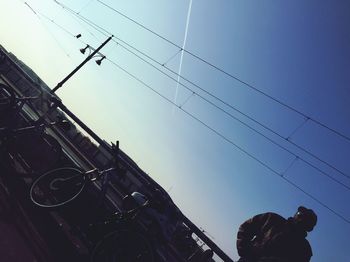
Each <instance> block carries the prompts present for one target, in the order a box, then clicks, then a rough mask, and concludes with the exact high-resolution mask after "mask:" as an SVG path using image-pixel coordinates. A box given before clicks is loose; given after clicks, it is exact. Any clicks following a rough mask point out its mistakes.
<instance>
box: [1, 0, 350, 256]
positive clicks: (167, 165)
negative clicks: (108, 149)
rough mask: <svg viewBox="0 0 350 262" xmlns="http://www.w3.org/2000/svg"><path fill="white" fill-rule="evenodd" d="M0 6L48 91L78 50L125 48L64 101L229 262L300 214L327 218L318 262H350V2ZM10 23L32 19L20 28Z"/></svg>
mask: <svg viewBox="0 0 350 262" xmlns="http://www.w3.org/2000/svg"><path fill="white" fill-rule="evenodd" d="M0 3H1V5H2V6H6V8H7V9H8V12H6V16H4V17H2V19H3V21H1V23H0V27H1V28H0V32H1V33H0V39H1V44H2V45H3V46H4V47H5V48H7V49H8V50H9V51H11V52H13V53H14V54H15V55H16V56H18V57H19V58H20V59H22V60H23V61H24V62H25V63H27V64H28V65H29V66H31V67H32V68H33V70H34V71H35V72H37V73H38V74H39V75H40V77H41V78H42V79H44V80H45V82H47V83H48V84H49V85H50V86H51V87H52V86H55V85H56V84H57V82H58V81H59V80H60V79H62V78H63V77H64V76H65V75H66V74H67V73H68V71H69V68H71V69H72V68H74V67H75V66H76V65H77V64H79V63H80V62H81V61H82V60H83V59H84V57H82V56H81V54H80V53H79V51H78V50H79V48H82V47H83V46H81V43H84V44H89V45H91V46H98V45H100V43H101V42H103V41H104V40H105V38H106V36H110V35H111V34H113V35H115V36H116V37H115V38H114V39H113V41H114V42H113V43H110V44H109V45H107V46H106V47H105V48H104V49H103V50H102V53H103V54H106V55H107V58H108V61H106V62H103V63H102V64H101V66H100V67H96V65H95V63H91V64H90V63H89V64H87V65H86V66H85V67H84V68H83V69H82V70H81V72H79V73H78V74H77V75H76V76H74V78H72V79H71V80H70V81H69V82H68V83H67V85H65V86H64V87H63V88H62V89H61V90H60V92H59V95H60V96H61V98H62V100H63V102H64V103H65V104H67V105H68V106H69V108H70V109H71V110H72V111H73V112H75V113H76V114H77V115H78V116H79V117H80V118H82V120H83V121H84V122H86V123H87V124H88V125H89V126H90V127H91V128H92V129H93V130H94V131H96V132H97V133H98V134H99V135H100V136H101V137H102V138H104V139H106V140H107V141H115V140H116V139H118V140H120V141H121V146H122V147H123V150H124V151H125V152H127V153H128V154H129V155H130V156H131V157H132V158H133V159H134V160H135V161H136V162H137V163H138V164H139V165H140V167H141V168H142V169H144V170H145V171H146V172H147V173H149V175H150V176H152V177H153V178H154V179H155V180H156V181H158V182H159V183H160V184H161V185H162V186H163V187H164V188H172V190H171V196H172V198H173V200H174V201H175V203H177V205H178V206H179V207H180V208H181V209H182V211H183V212H184V213H185V214H186V215H188V216H189V217H190V218H191V219H192V220H193V221H194V222H195V223H196V224H197V225H198V226H202V227H203V228H205V230H207V231H209V232H211V234H213V236H214V238H215V242H217V244H218V245H219V246H220V247H222V248H223V249H224V250H225V252H227V253H228V254H230V256H232V258H237V253H236V250H235V248H234V243H235V234H236V232H237V229H238V226H239V224H240V223H241V222H243V221H244V220H245V219H247V218H248V217H250V216H252V215H254V214H256V213H260V212H266V211H274V212H277V213H279V214H281V215H283V216H285V217H288V216H291V215H293V212H294V211H295V210H296V208H297V206H298V205H301V204H302V205H305V206H308V207H311V208H313V209H314V210H315V211H316V212H317V214H318V215H319V224H318V226H317V228H316V229H315V231H314V232H312V233H311V234H310V235H309V239H310V242H311V244H312V246H313V251H314V261H346V259H347V258H348V256H349V253H348V250H347V248H346V245H345V243H346V236H347V235H348V234H349V233H350V227H349V225H348V222H349V218H350V210H349V208H348V207H347V205H346V203H347V202H348V201H349V200H350V196H349V187H350V184H349V174H350V166H349V164H348V161H346V160H345V159H346V158H345V156H347V155H348V154H349V153H350V149H349V147H350V146H349V137H348V134H350V126H349V123H348V121H347V120H348V119H349V115H350V112H349V107H348V106H347V105H348V104H349V102H350V101H349V99H350V98H349V97H350V96H349V82H350V79H349V76H348V72H347V71H348V70H347V68H349V61H350V59H349V58H350V51H349V46H350V45H349V42H350V40H349V39H350V36H349V30H348V28H347V25H348V24H349V22H350V21H348V20H349V18H348V16H347V15H346V14H347V13H348V11H349V6H348V5H347V4H344V3H342V4H340V3H336V4H335V3H333V4H330V3H327V2H325V1H321V2H320V1H310V2H308V3H305V2H303V1H296V2H293V3H274V2H269V1H267V2H264V3H260V2H256V1H245V2H244V3H243V2H236V1H235V2H234V1H223V2H222V3H220V4H217V3H216V4H214V3H213V2H211V1H206V0H205V1H193V2H190V1H188V0H186V1H185V0H181V1H176V3H175V2H174V3H170V2H169V3H165V2H163V1H155V0H154V1H151V2H147V3H145V2H142V1H135V2H132V3H128V2H123V1H120V2H119V1H117V2H116V1H108V0H104V1H99V0H96V1H94V0H89V1H88V0H79V1H74V2H71V1H47V2H45V3H43V2H40V1H35V0H32V1H26V3H27V4H24V3H23V2H22V3H21V2H20V1H18V2H17V1H13V2H11V1H7V0H6V1H5V0H0ZM189 6H191V17H190V18H191V21H190V23H189V24H187V22H188V14H189ZM28 7H29V8H28ZM35 13H36V15H35ZM11 14H12V16H13V14H16V15H21V17H22V18H23V19H21V21H19V22H18V24H17V23H16V27H15V28H13V26H11V30H10V27H8V26H6V25H7V23H6V21H9V20H10V17H9V16H10V15H11ZM37 18H39V19H37ZM40 18H41V19H40ZM186 24H187V25H186ZM29 28H30V30H29ZM184 28H185V29H186V31H187V38H186V47H181V46H180V45H178V44H176V43H183V41H184ZM15 31H16V32H20V34H14V33H13V32H15ZM29 32H30V33H31V35H28V33H29ZM79 33H81V34H82V37H81V38H79V39H78V40H79V41H77V39H76V38H74V37H73V36H75V35H77V34H79ZM33 36H35V37H33ZM34 40H35V41H34ZM28 49H30V50H31V52H28V51H27V50H28ZM182 49H183V50H182ZM64 50H67V51H68V52H69V55H70V56H69V57H67V55H65V52H64ZM189 50H191V51H189ZM180 52H181V53H183V57H182V62H181V61H180V60H181V59H180V56H179V54H180ZM180 64H181V65H182V66H181V68H182V69H181V72H179V71H178V68H179V66H180ZM117 68H118V69H117ZM118 72H119V73H118ZM237 76H239V77H237ZM242 79H246V80H247V81H246V80H242ZM179 80H180V81H179ZM145 87H146V88H145ZM247 87H248V88H247ZM150 90H151V91H152V92H149V91H150ZM176 90H177V91H178V99H177V102H175V103H174V102H173V99H174V93H175V92H176ZM154 94H157V95H156V96H155V95H154ZM82 96H83V98H84V99H80V98H81V97H82ZM160 98H161V99H160ZM77 99H78V100H79V101H80V103H79V104H78V103H77ZM174 107H175V109H176V110H177V111H179V112H183V113H184V114H183V113H175V114H173V113H172V111H173V110H174ZM101 115H103V116H104V117H103V118H101V117H100V116H101ZM193 120H195V121H193ZM203 126H204V127H206V128H203ZM208 130H210V132H208ZM232 146H234V147H232ZM234 148H236V149H234ZM252 160H253V161H252ZM271 174H275V176H270V175H271ZM276 175H278V179H277V178H276ZM334 214H335V215H334ZM344 222H345V223H344ZM330 224H332V231H330V229H329V227H327V226H329V225H330ZM335 243H338V244H337V245H336V244H335ZM339 243H344V245H343V244H340V245H339ZM325 247H327V248H325Z"/></svg>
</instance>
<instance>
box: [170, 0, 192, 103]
mask: <svg viewBox="0 0 350 262" xmlns="http://www.w3.org/2000/svg"><path fill="white" fill-rule="evenodd" d="M191 8H192V0H190V3H189V7H188V12H187V20H186V27H185V37H184V42H183V44H182V50H181V56H180V65H179V72H178V76H177V82H176V89H175V98H174V103H175V104H176V101H177V94H178V89H179V82H180V75H181V70H182V61H183V56H184V49H185V46H186V40H187V32H188V25H189V23H190V17H191Z"/></svg>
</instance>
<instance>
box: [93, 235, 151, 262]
mask: <svg viewBox="0 0 350 262" xmlns="http://www.w3.org/2000/svg"><path fill="white" fill-rule="evenodd" d="M134 261H137V262H152V261H154V251H153V247H152V245H151V243H150V242H149V241H148V240H147V239H146V238H145V237H144V236H143V235H142V234H140V233H138V232H133V231H127V230H118V231H114V232H112V233H109V234H107V235H106V236H105V237H104V238H103V239H102V240H101V241H100V242H98V243H97V245H96V246H95V248H94V249H93V251H92V255H91V262H134Z"/></svg>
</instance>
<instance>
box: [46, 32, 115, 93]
mask: <svg viewBox="0 0 350 262" xmlns="http://www.w3.org/2000/svg"><path fill="white" fill-rule="evenodd" d="M112 37H113V36H110V37H108V39H107V40H106V41H104V42H103V43H102V44H101V45H100V46H99V47H98V48H97V49H96V50H94V51H93V52H92V53H91V54H90V55H89V56H88V57H87V58H86V59H85V60H84V61H83V62H82V63H81V64H80V65H78V66H77V67H76V68H75V69H74V70H73V71H72V72H71V73H70V74H69V75H67V76H66V77H65V78H64V79H63V80H62V81H61V82H59V83H58V84H57V85H56V86H55V87H54V89H52V90H51V93H55V92H56V91H57V89H59V88H60V87H62V86H63V84H64V83H65V82H67V80H68V79H69V78H71V77H72V76H73V75H74V74H75V73H76V72H77V71H78V70H79V69H80V68H82V67H83V65H85V64H86V63H87V62H88V61H89V60H90V59H91V58H93V57H94V55H96V54H97V53H98V52H99V51H100V50H101V48H102V47H104V46H105V45H106V44H107V43H108V42H109V41H110V40H111V39H112Z"/></svg>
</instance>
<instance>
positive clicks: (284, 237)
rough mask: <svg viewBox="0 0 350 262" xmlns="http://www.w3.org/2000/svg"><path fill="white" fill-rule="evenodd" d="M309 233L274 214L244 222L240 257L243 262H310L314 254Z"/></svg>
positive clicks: (239, 236) (238, 246)
mask: <svg viewBox="0 0 350 262" xmlns="http://www.w3.org/2000/svg"><path fill="white" fill-rule="evenodd" d="M306 236H307V232H306V231H304V230H301V229H300V228H299V227H297V226H296V225H295V223H294V222H293V218H288V219H285V218H283V217H281V216H280V215H278V214H275V213H264V214H260V215H256V216H254V217H253V218H251V219H249V220H247V221H246V222H244V223H243V224H242V225H241V226H240V228H239V231H238V234H237V250H238V254H239V255H240V256H241V257H242V258H245V259H246V260H244V261H259V259H261V258H271V259H272V258H273V259H275V260H272V261H276V262H277V261H278V262H280V261H281V262H309V261H310V259H311V256H312V250H311V246H310V244H309V242H308V241H307V240H306Z"/></svg>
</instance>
